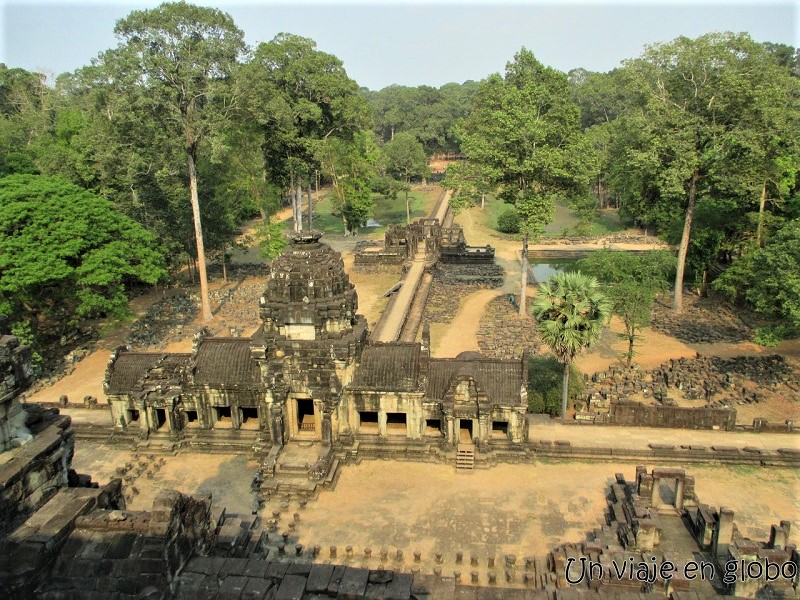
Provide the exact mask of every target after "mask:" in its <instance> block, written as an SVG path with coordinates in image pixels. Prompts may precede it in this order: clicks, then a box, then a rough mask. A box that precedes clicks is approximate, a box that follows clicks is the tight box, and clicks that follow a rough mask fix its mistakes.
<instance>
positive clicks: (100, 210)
mask: <svg viewBox="0 0 800 600" xmlns="http://www.w3.org/2000/svg"><path fill="white" fill-rule="evenodd" d="M0 232H2V233H1V234H0V314H4V315H7V316H9V317H10V318H11V319H12V321H25V322H27V323H28V324H29V325H30V326H31V329H32V330H34V331H35V330H36V328H37V327H38V326H39V325H40V324H41V323H42V322H43V321H44V322H49V323H48V324H49V325H51V326H52V325H53V324H54V323H55V322H57V321H63V324H64V325H66V324H67V322H69V321H71V320H73V319H75V318H77V317H90V316H98V315H107V314H120V313H124V312H125V311H126V309H127V297H126V294H125V292H126V288H127V287H129V286H130V285H131V284H134V283H137V282H138V283H146V284H154V283H157V282H158V281H159V280H161V279H164V278H165V277H166V275H167V273H166V270H165V268H164V259H163V256H162V255H161V253H160V252H159V250H158V247H157V245H156V242H155V239H154V238H153V236H152V235H151V234H149V233H148V232H147V231H145V230H144V229H143V228H142V227H141V226H140V225H139V224H138V223H136V222H134V221H133V220H131V219H130V218H128V217H126V216H125V215H122V214H120V213H119V212H118V211H116V210H114V208H113V207H112V205H111V203H110V202H108V201H107V200H104V199H103V198H99V197H98V196H96V195H95V194H92V193H91V192H88V191H86V190H83V189H81V188H79V187H78V186H76V185H74V184H72V183H70V182H68V181H66V180H64V179H61V178H59V177H49V176H44V175H11V176H9V177H5V178H3V179H0ZM40 318H41V319H40ZM42 320H43V321H42Z"/></svg>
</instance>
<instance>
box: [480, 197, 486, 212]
mask: <svg viewBox="0 0 800 600" xmlns="http://www.w3.org/2000/svg"><path fill="white" fill-rule="evenodd" d="M485 204H486V194H481V210H483V207H484V206H485Z"/></svg>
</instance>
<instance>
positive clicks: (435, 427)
mask: <svg viewBox="0 0 800 600" xmlns="http://www.w3.org/2000/svg"><path fill="white" fill-rule="evenodd" d="M425 435H429V436H432V437H439V436H440V435H442V421H441V420H440V419H425Z"/></svg>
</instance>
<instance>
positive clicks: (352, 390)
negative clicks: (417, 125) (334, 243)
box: [104, 231, 527, 449]
mask: <svg viewBox="0 0 800 600" xmlns="http://www.w3.org/2000/svg"><path fill="white" fill-rule="evenodd" d="M320 237H321V233H319V232H316V231H310V232H304V233H301V234H295V235H294V236H293V237H292V239H291V242H290V244H289V245H288V247H287V248H286V250H285V251H284V252H283V254H282V255H281V256H280V257H278V258H277V259H276V260H274V261H273V263H272V265H271V268H270V274H269V280H268V284H267V287H266V290H265V291H264V295H263V297H262V298H261V300H260V308H259V310H260V316H261V321H262V325H261V326H260V328H259V329H258V331H257V332H256V333H255V335H253V336H252V337H251V338H236V337H233V338H220V337H210V336H206V335H203V334H202V333H201V334H199V335H198V336H197V338H196V340H195V344H194V347H193V351H192V352H191V353H185V354H175V353H150V352H148V353H144V352H131V351H127V350H124V349H122V350H118V351H117V352H116V353H114V355H113V356H112V359H111V361H110V363H109V367H108V371H107V373H106V379H105V384H104V386H105V392H106V394H107V396H108V399H109V403H110V404H111V410H112V415H113V419H114V424H115V426H116V427H117V428H121V429H131V428H137V427H138V428H140V429H141V431H142V432H143V433H146V434H153V433H165V432H169V433H170V434H171V435H172V436H173V437H174V436H178V437H180V436H182V435H185V434H186V433H187V432H188V431H191V430H193V429H195V430H196V429H201V430H211V431H219V430H231V429H233V430H257V431H258V432H259V437H260V438H261V440H262V442H266V443H272V444H273V445H281V444H283V443H286V442H288V441H289V440H307V441H313V440H317V441H320V442H322V444H323V445H337V444H341V443H352V442H354V441H356V440H358V439H372V440H374V439H376V438H377V439H380V438H384V439H385V438H389V437H393V439H397V438H400V437H401V438H404V439H405V441H407V442H409V443H412V442H417V443H420V444H431V443H436V444H440V445H442V446H444V447H448V446H450V447H453V448H455V447H456V446H457V445H458V444H459V443H474V444H475V446H476V447H477V448H478V449H480V448H481V447H484V446H486V447H488V446H491V445H496V446H505V447H509V446H511V447H513V446H516V445H518V444H519V445H521V444H522V443H523V442H524V441H525V440H526V438H527V420H526V418H525V410H526V406H527V392H526V387H525V383H526V381H527V369H526V365H527V356H523V357H522V358H521V359H520V360H500V359H494V358H487V357H485V356H483V355H482V354H480V353H477V352H464V353H462V354H460V355H459V356H458V357H456V358H448V359H437V358H431V352H430V334H429V332H428V330H427V329H425V330H424V331H423V334H422V336H421V341H419V342H412V343H409V342H389V343H377V342H371V341H369V340H368V334H369V331H368V327H367V322H366V320H365V318H364V317H363V316H362V315H359V314H357V312H356V309H357V307H358V299H357V295H356V291H355V289H354V286H353V284H352V283H350V280H349V277H348V276H347V274H346V273H345V271H344V265H343V263H342V259H341V256H340V255H339V253H337V252H335V251H334V250H332V249H331V248H330V247H329V246H328V245H327V244H324V243H322V242H320ZM394 436H397V437H394Z"/></svg>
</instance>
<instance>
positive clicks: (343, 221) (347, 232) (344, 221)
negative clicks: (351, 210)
mask: <svg viewBox="0 0 800 600" xmlns="http://www.w3.org/2000/svg"><path fill="white" fill-rule="evenodd" d="M342 227H343V228H344V235H345V237H347V236H348V235H350V232H349V231H348V230H347V219H345V218H344V212H342Z"/></svg>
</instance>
